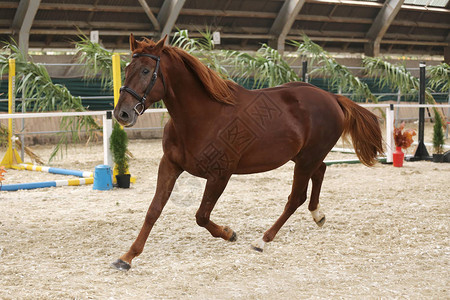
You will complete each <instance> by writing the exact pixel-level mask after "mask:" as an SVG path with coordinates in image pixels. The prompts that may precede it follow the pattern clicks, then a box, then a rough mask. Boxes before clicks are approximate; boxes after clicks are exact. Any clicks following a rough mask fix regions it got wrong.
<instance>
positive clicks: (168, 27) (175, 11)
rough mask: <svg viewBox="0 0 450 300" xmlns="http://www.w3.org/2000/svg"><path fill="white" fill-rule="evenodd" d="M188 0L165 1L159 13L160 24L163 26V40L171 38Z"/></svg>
mask: <svg viewBox="0 0 450 300" xmlns="http://www.w3.org/2000/svg"><path fill="white" fill-rule="evenodd" d="M185 1H186V0H165V1H164V3H163V5H162V7H161V10H160V11H159V13H158V18H157V19H158V22H159V24H160V25H161V26H162V30H161V38H163V37H164V36H165V35H167V36H169V35H170V33H171V32H172V28H173V26H174V25H175V22H176V20H177V19H178V16H179V14H180V11H181V9H182V8H183V5H184V2H185Z"/></svg>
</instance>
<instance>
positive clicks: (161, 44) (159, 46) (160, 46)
mask: <svg viewBox="0 0 450 300" xmlns="http://www.w3.org/2000/svg"><path fill="white" fill-rule="evenodd" d="M166 40H167V34H166V35H165V36H164V38H162V39H160V40H159V42H158V43H156V45H155V47H154V48H153V49H154V50H155V52H158V53H159V52H161V51H162V49H163V48H164V45H165V44H166Z"/></svg>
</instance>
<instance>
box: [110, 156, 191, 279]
mask: <svg viewBox="0 0 450 300" xmlns="http://www.w3.org/2000/svg"><path fill="white" fill-rule="evenodd" d="M182 172H183V171H182V170H181V169H180V168H179V167H178V166H177V165H175V164H174V163H172V162H171V161H170V160H169V159H168V158H167V157H166V156H163V157H162V159H161V162H160V163H159V170H158V181H157V186H156V192H155V196H154V197H153V201H152V203H151V204H150V207H149V208H148V211H147V215H146V216H145V221H144V224H143V225H142V228H141V231H140V232H139V235H138V237H137V238H136V240H135V241H134V243H133V244H132V245H131V247H130V249H129V250H128V252H127V253H125V254H124V255H122V256H121V257H120V258H119V259H118V260H117V261H115V262H114V263H112V265H113V266H114V267H115V268H117V269H119V270H125V271H126V270H129V269H130V268H131V261H132V260H133V258H135V257H136V256H138V255H139V254H141V253H142V251H143V250H144V245H145V242H146V241H147V238H148V236H149V234H150V231H151V230H152V228H153V225H154V224H155V222H156V220H157V219H158V217H159V216H160V215H161V212H162V210H163V208H164V206H165V205H166V203H167V201H168V200H169V197H170V194H171V192H172V189H173V186H174V185H175V181H176V180H177V178H178V176H180V174H181V173H182Z"/></svg>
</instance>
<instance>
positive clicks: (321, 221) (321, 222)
mask: <svg viewBox="0 0 450 300" xmlns="http://www.w3.org/2000/svg"><path fill="white" fill-rule="evenodd" d="M314 221H315V222H316V224H317V226H319V227H322V226H323V224H325V221H326V219H325V216H323V218H322V219H320V220H319V221H316V220H314Z"/></svg>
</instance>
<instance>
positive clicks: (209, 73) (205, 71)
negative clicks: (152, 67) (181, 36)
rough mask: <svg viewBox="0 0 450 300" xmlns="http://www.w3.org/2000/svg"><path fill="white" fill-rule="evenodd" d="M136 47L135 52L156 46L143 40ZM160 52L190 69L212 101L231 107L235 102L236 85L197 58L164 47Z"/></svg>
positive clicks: (150, 41) (180, 50)
mask: <svg viewBox="0 0 450 300" xmlns="http://www.w3.org/2000/svg"><path fill="white" fill-rule="evenodd" d="M138 45H139V47H138V48H137V49H135V52H141V51H145V48H152V47H154V46H155V45H156V44H155V42H153V41H152V40H150V39H147V38H144V40H143V41H141V42H139V43H138ZM162 52H164V53H166V54H168V55H169V56H170V57H171V59H173V60H175V61H178V62H180V63H182V64H183V65H185V66H186V67H187V68H188V69H190V70H191V72H192V74H193V75H195V76H197V77H198V79H199V80H200V82H201V83H202V84H203V86H204V88H205V90H206V92H207V93H208V95H209V96H210V97H211V98H212V99H214V100H215V101H218V102H222V103H226V104H231V105H233V104H234V103H235V102H236V97H235V94H234V90H235V87H236V83H234V82H233V81H230V80H226V79H223V78H222V77H221V76H220V75H219V74H217V73H216V72H215V71H213V70H211V69H210V68H208V67H207V66H205V65H204V64H203V63H202V62H201V61H200V60H199V59H198V58H196V57H195V56H193V55H191V54H189V53H187V52H186V51H184V50H183V49H181V48H178V47H173V46H167V45H165V46H164V47H163V49H162Z"/></svg>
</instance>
